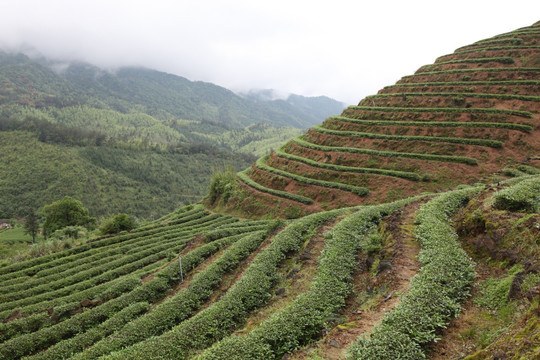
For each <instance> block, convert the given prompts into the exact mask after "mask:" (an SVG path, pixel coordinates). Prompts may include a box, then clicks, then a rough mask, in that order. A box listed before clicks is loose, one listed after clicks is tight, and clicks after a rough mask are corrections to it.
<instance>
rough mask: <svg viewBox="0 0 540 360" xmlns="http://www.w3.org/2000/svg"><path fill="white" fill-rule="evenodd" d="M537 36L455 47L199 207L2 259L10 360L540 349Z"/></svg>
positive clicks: (220, 187)
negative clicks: (41, 252) (20, 258)
mask: <svg viewBox="0 0 540 360" xmlns="http://www.w3.org/2000/svg"><path fill="white" fill-rule="evenodd" d="M539 39H540V23H537V24H535V25H533V26H531V27H527V28H522V29H519V30H516V31H515V32H512V33H508V34H503V35H500V36H496V37H493V38H491V39H487V40H483V41H479V42H477V43H475V44H472V45H470V46H467V47H464V48H461V49H458V50H457V51H456V52H455V53H454V54H451V55H447V56H443V57H441V58H439V59H438V60H437V61H436V63H435V64H433V65H428V66H424V67H422V68H421V69H420V70H419V71H418V72H417V73H416V74H414V75H412V76H407V77H404V78H403V79H402V80H400V81H399V82H398V83H397V84H396V85H394V86H391V87H387V88H385V89H383V90H381V91H380V93H379V94H377V95H374V96H370V97H367V98H366V99H364V100H362V101H361V102H360V104H359V105H358V106H351V107H349V108H348V109H346V110H345V111H344V112H343V113H342V114H341V115H340V116H332V117H330V118H328V119H326V121H325V122H324V123H323V124H322V125H320V126H315V127H313V128H312V129H310V130H309V131H308V132H307V133H306V134H305V135H303V136H301V137H298V138H296V139H294V140H292V141H290V142H289V143H288V144H286V145H285V146H284V147H282V148H281V149H279V150H276V151H274V152H273V153H272V154H270V155H268V156H265V157H263V158H261V159H259V160H258V161H257V162H256V163H255V164H254V165H253V167H252V168H250V169H247V170H246V171H244V172H241V173H239V174H237V176H235V175H234V174H232V173H230V174H229V175H226V176H225V175H224V174H216V176H215V177H214V179H213V184H212V185H211V191H210V195H209V196H208V198H207V200H206V203H205V204H196V205H190V206H186V207H183V208H181V209H178V210H177V211H175V212H174V213H172V214H170V215H168V216H165V217H163V218H161V219H158V220H156V221H153V222H151V223H149V224H147V225H145V226H143V227H140V228H137V229H135V230H133V231H131V232H123V233H120V234H116V235H114V236H109V237H102V238H98V239H95V240H91V241H89V242H87V243H84V244H83V245H79V246H75V247H73V248H71V249H66V250H63V251H59V252H56V253H52V254H49V255H45V256H41V257H38V258H35V259H32V260H28V261H24V262H13V263H11V264H10V265H7V266H3V267H0V320H1V322H0V359H9V360H11V359H51V360H52V359H80V360H83V359H84V360H86V359H122V360H125V359H141V360H142V359H167V360H169V359H198V360H202V359H208V360H210V359H212V360H215V359H223V360H231V359H232V360H234V359H238V360H245V359H261V360H263V359H264V360H267V359H289V360H293V359H295V360H301V359H312V360H318V359H348V360H356V359H360V360H380V359H411V360H418V359H428V358H431V359H449V358H455V359H458V358H459V359H463V358H465V359H468V360H474V359H515V360H518V359H540V347H539V344H540V335H539V334H540V319H539V314H540V312H539V311H538V309H539V308H540V262H539V260H538V259H540V213H539V209H540V157H539V150H540V131H539V123H538V122H539V120H540V115H539V111H538V110H539V106H540V103H539V100H540V98H539V97H538V96H537V95H538V89H539V83H540V79H539V78H538V74H540V67H539V64H540V55H539V53H538V46H537V41H538V40H539ZM433 190H436V191H433ZM210 202H211V204H210ZM210 208H211V209H212V210H209V209H210ZM218 210H219V211H218ZM221 210H223V211H221ZM323 210H324V211H323ZM220 211H221V212H222V213H219V212H220ZM225 213H227V214H225ZM233 213H234V214H241V215H244V216H240V215H239V216H233V215H230V214H233ZM310 213H311V214H310ZM277 215H282V217H285V218H287V219H286V220H284V219H282V218H279V217H278V216H277ZM244 217H251V218H252V219H245V218H244Z"/></svg>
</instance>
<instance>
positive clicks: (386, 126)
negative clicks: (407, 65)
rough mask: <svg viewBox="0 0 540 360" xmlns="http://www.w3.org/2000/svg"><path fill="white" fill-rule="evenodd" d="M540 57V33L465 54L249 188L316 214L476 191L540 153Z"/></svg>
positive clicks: (258, 172) (340, 120) (337, 119)
mask: <svg viewBox="0 0 540 360" xmlns="http://www.w3.org/2000/svg"><path fill="white" fill-rule="evenodd" d="M539 49H540V26H539V24H538V23H536V24H534V25H533V26H530V27H526V28H522V29H518V30H516V31H514V32H510V33H507V34H502V35H498V36H495V37H493V38H490V39H486V40H482V41H478V42H476V43H474V44H471V45H469V46H465V47H462V48H459V49H457V50H456V51H455V52H454V53H453V54H449V55H445V56H441V57H439V58H438V59H437V60H436V61H435V63H434V64H431V65H426V66H422V67H421V68H420V69H419V70H418V71H417V72H416V73H415V74H414V75H409V76H404V77H403V78H402V79H401V80H400V81H398V82H397V83H396V84H395V85H392V86H387V87H385V88H384V89H382V90H380V91H379V93H378V94H377V95H372V96H368V97H366V98H365V99H363V100H362V101H360V103H359V104H358V105H357V106H349V107H348V108H347V109H345V110H344V111H343V113H342V114H341V115H340V116H331V117H329V118H328V119H326V121H324V123H323V124H322V125H319V126H315V127H313V128H311V129H310V130H309V131H308V132H307V133H306V134H304V135H302V136H299V137H297V138H295V139H293V140H292V141H290V142H289V143H287V144H286V145H285V146H283V147H282V148H281V149H279V150H276V151H274V152H273V153H272V154H271V155H269V156H267V157H266V158H263V159H260V160H259V161H258V162H257V163H256V164H254V165H253V167H252V169H250V170H248V171H246V172H245V173H244V174H242V176H241V181H242V183H243V184H245V189H246V191H251V192H252V196H256V197H258V198H259V199H260V200H261V201H262V202H263V203H268V204H272V206H276V205H277V206H281V207H282V208H286V207H288V206H299V207H301V208H302V209H303V212H304V213H311V212H316V211H320V210H324V209H332V208H337V207H343V206H347V205H352V204H375V203H380V202H384V201H391V200H395V199H399V198H402V197H404V196H411V195H415V194H420V193H421V192H423V191H435V190H440V189H447V188H450V187H453V186H456V185H458V184H474V183H475V182H476V181H478V180H480V179H482V178H484V177H486V176H488V175H489V174H492V173H494V172H496V171H498V170H501V169H502V168H504V167H505V166H506V165H509V164H513V163H516V162H521V161H526V160H527V159H528V158H532V157H535V156H537V155H538V153H539V151H540V130H539V126H540V125H539V124H540V114H539V111H540V96H539V94H540V53H539V51H538V50H539ZM287 193H288V194H289V195H286V194H287ZM268 194H270V195H271V196H270V197H269V196H268Z"/></svg>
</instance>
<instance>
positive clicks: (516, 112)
mask: <svg viewBox="0 0 540 360" xmlns="http://www.w3.org/2000/svg"><path fill="white" fill-rule="evenodd" d="M347 109H350V110H371V111H384V112H395V113H399V112H429V113H437V112H441V113H466V114H506V115H515V116H521V117H525V118H532V116H533V114H532V113H530V112H528V111H521V110H508V109H492V108H443V107H436V108H428V107H417V108H413V107H411V108H407V107H390V106H376V107H375V106H356V105H351V106H349V107H348V108H347Z"/></svg>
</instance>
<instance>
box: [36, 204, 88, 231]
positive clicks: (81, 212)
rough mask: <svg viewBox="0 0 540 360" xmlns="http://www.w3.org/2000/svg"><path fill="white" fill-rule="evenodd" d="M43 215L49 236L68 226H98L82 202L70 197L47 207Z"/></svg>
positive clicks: (44, 225) (45, 228) (45, 229)
mask: <svg viewBox="0 0 540 360" xmlns="http://www.w3.org/2000/svg"><path fill="white" fill-rule="evenodd" d="M43 215H44V216H45V222H44V223H43V230H44V231H46V232H47V233H48V234H52V233H53V232H55V231H56V230H59V229H62V228H65V227H66V226H84V227H87V228H92V227H94V226H95V224H96V219H95V218H93V217H91V216H90V215H89V214H88V209H87V208H85V207H84V206H83V204H82V202H80V201H79V200H75V199H73V198H72V197H70V196H65V197H64V198H63V199H62V200H58V201H55V202H53V203H52V204H49V205H45V206H44V207H43Z"/></svg>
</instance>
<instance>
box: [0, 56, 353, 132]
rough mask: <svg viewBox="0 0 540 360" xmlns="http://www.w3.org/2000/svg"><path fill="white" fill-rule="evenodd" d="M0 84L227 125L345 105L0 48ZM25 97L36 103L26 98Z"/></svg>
mask: <svg viewBox="0 0 540 360" xmlns="http://www.w3.org/2000/svg"><path fill="white" fill-rule="evenodd" d="M55 70H56V71H55ZM0 84H1V85H2V87H3V88H4V89H10V88H13V87H14V86H16V87H17V90H16V91H15V93H9V92H6V91H5V90H4V91H2V92H0V104H6V103H9V102H16V103H18V104H21V105H26V104H28V105H37V106H51V105H52V106H69V105H83V104H89V105H92V106H98V107H109V108H111V109H113V110H116V111H119V112H123V113H125V112H130V111H133V109H137V110H138V111H140V112H143V113H146V114H148V115H151V116H154V117H156V118H159V119H162V120H166V119H171V118H180V119H189V120H197V121H214V122H220V123H223V124H225V125H227V126H229V127H233V128H239V127H245V126H248V125H250V124H253V123H264V124H269V125H272V126H276V127H278V126H291V127H295V128H299V129H305V128H309V127H310V126H313V125H315V124H318V123H320V122H321V121H323V120H324V119H325V118H326V117H327V116H330V115H332V114H335V113H336V112H339V111H341V110H343V109H344V108H345V106H344V104H343V103H341V102H339V101H336V100H333V99H330V98H327V97H314V98H306V97H303V96H300V95H291V97H293V98H294V99H295V100H294V102H292V101H286V102H282V101H264V102H261V101H253V100H254V99H252V98H250V97H242V96H239V95H237V94H235V93H234V92H232V91H231V90H228V89H225V88H223V87H221V86H218V85H214V84H212V83H208V82H202V81H190V80H188V79H186V78H184V77H181V76H177V75H172V74H168V73H164V72H160V71H157V70H151V69H146V68H137V67H123V68H120V69H118V70H117V71H116V72H115V73H111V72H108V71H105V70H103V69H100V68H98V67H96V66H94V65H91V64H87V63H82V62H72V63H69V64H63V63H59V62H53V61H51V60H48V59H44V58H42V59H31V58H29V57H28V56H26V55H23V54H8V53H6V52H2V51H1V50H0ZM7 95H11V96H7ZM28 97H30V98H31V99H33V100H34V101H36V103H34V104H32V103H29V102H28V100H29V99H28ZM296 104H298V105H296Z"/></svg>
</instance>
